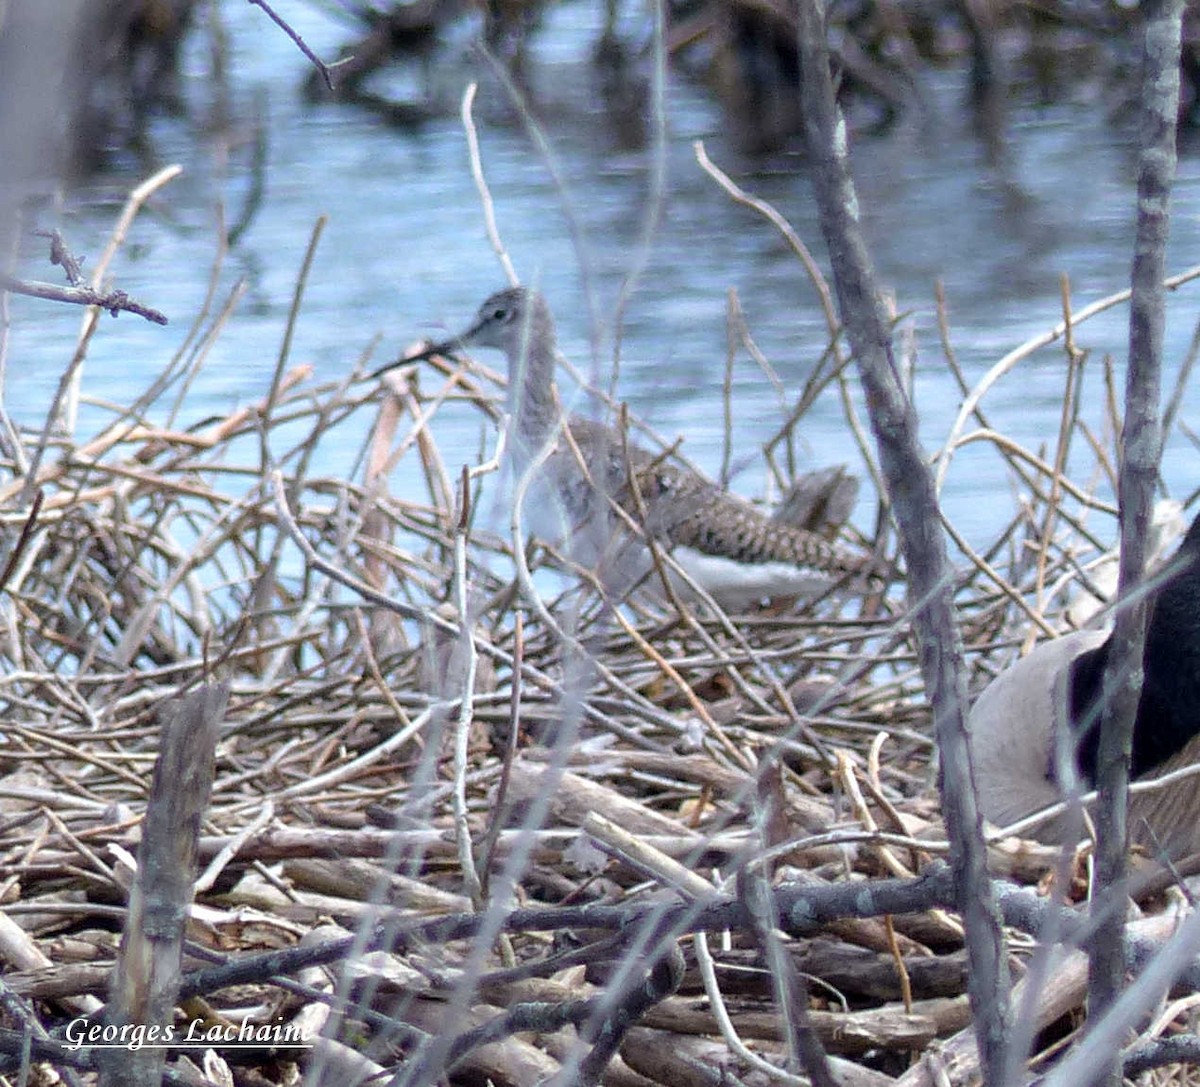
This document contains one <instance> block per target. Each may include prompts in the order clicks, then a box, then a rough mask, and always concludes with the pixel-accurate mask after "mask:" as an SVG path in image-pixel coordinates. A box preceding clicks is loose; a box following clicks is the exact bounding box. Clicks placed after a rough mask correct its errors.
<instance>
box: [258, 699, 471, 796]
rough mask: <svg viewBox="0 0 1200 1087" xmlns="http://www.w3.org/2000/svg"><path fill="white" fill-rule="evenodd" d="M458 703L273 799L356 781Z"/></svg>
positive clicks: (438, 705) (424, 715)
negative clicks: (439, 714) (363, 771)
mask: <svg viewBox="0 0 1200 1087" xmlns="http://www.w3.org/2000/svg"><path fill="white" fill-rule="evenodd" d="M457 703H458V699H454V700H453V701H451V702H450V703H446V702H435V703H434V704H432V705H431V706H429V707H427V708H426V709H425V710H424V711H422V712H421V713H420V714H418V715H417V716H416V717H414V718H413V719H412V720H411V721H410V722H409V723H408V724H407V725H406V726H405V727H404V728H403V729H401V730H400V731H399V732H396V733H393V734H392V735H390V736H389V737H388V738H387V739H386V740H383V741H381V742H380V743H377V744H376V745H375V746H374V747H372V748H371V749H370V750H368V751H364V752H363V753H362V754H361V755H358V756H356V757H355V758H353V759H351V760H350V761H349V762H344V763H341V764H340V765H338V766H335V767H334V768H333V769H332V770H327V771H326V772H325V773H323V774H318V775H317V776H316V777H311V778H305V779H304V780H303V781H297V782H296V783H295V784H293V785H288V786H286V787H284V788H282V789H278V790H276V791H275V792H274V793H273V796H274V797H275V799H276V800H288V799H291V798H293V797H297V796H308V795H310V794H312V793H314V792H317V791H318V790H321V789H327V788H331V787H333V786H335V785H340V784H341V783H343V782H345V781H349V780H353V779H354V778H355V777H357V776H358V775H359V773H360V772H361V771H362V770H365V769H366V768H367V767H369V766H374V765H375V764H376V763H378V762H381V761H382V760H383V759H384V758H386V757H387V756H388V755H390V754H391V753H392V752H393V751H396V750H398V749H399V748H402V747H404V745H405V744H407V743H408V742H409V741H410V740H412V738H413V737H414V736H417V735H419V734H420V732H421V730H422V729H423V728H425V726H426V725H427V724H428V723H429V721H430V720H431V719H432V717H433V716H434V714H436V713H439V712H441V711H443V710H445V709H447V708H450V709H456V708H457Z"/></svg>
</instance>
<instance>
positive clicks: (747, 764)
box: [613, 609, 754, 773]
mask: <svg viewBox="0 0 1200 1087" xmlns="http://www.w3.org/2000/svg"><path fill="white" fill-rule="evenodd" d="M613 616H614V617H615V618H616V620H617V622H618V623H619V624H620V626H621V629H622V630H623V631H625V633H626V635H628V637H629V638H630V640H631V641H632V642H633V644H634V646H635V647H636V648H637V649H639V650H640V651H641V652H642V654H643V655H644V656H645V657H646V659H647V660H649V661H650V662H651V663H652V664H653V665H654V667H655V668H657V669H658V671H659V672H661V673H662V675H663V676H665V677H666V679H667V680H669V681H670V683H671V684H672V686H674V687H675V689H676V690H677V691H678V692H679V693H680V694H681V695H682V696H683V698H684V700H685V701H686V702H687V704H688V705H689V706H691V707H692V711H693V712H694V713H695V714H696V716H697V717H698V718H700V721H701V723H702V724H703V725H704V729H705V731H706V732H707V733H708V734H710V735H712V736H715V737H716V738H717V740H718V742H719V743H720V745H721V747H722V748H724V750H725V753H726V754H727V755H728V756H729V758H730V759H731V760H732V761H733V763H734V765H736V766H737V767H738V768H739V769H741V770H745V771H746V772H747V773H750V772H752V771H753V769H754V766H753V763H752V762H751V760H750V758H749V757H748V756H747V755H746V753H745V752H744V751H742V750H740V749H739V748H738V747H737V746H736V745H735V744H734V743H733V741H732V740H730V738H729V736H728V734H727V733H726V732H725V730H724V729H723V728H722V727H721V726H720V725H719V724H718V723H717V721H716V719H715V718H714V717H713V715H712V714H711V713H709V711H708V707H707V706H706V705H704V703H703V702H702V701H701V700H700V697H699V695H697V694H696V692H695V691H694V690H692V687H691V684H689V683H688V682H687V680H685V679H684V678H683V676H681V675H680V674H679V672H678V671H676V669H675V668H673V667H672V666H671V663H670V662H669V661H668V660H667V659H666V658H665V657H664V656H663V655H662V654H661V653H660V652H659V651H658V650H657V649H655V648H654V646H652V645H651V644H650V643H649V642H648V641H647V640H646V639H645V638H643V637H642V636H641V634H639V633H638V631H637V628H636V627H634V626H633V624H632V623H630V621H629V620H628V618H626V617H625V616H624V615H622V614H621V612H620V610H618V609H614V611H613Z"/></svg>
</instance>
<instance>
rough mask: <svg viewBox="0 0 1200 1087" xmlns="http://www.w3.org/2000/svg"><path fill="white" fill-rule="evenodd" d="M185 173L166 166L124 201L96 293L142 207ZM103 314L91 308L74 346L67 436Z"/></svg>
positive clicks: (95, 268) (100, 262) (97, 273)
mask: <svg viewBox="0 0 1200 1087" xmlns="http://www.w3.org/2000/svg"><path fill="white" fill-rule="evenodd" d="M182 173H183V167H182V166H180V165H178V164H177V163H176V164H174V165H171V166H166V167H164V168H163V169H161V170H159V171H158V173H156V174H154V175H153V176H152V177H149V178H147V179H146V180H145V181H143V182H142V183H141V184H140V185H138V186H137V188H135V189H134V190H133V191H132V192H131V193H130V194H129V197H128V198H127V199H126V201H125V207H124V208H123V209H122V210H121V214H120V217H119V218H118V219H117V225H116V226H115V227H114V228H113V232H112V234H111V236H110V237H109V239H108V244H107V245H106V246H105V247H104V250H103V252H101V254H100V256H99V258H98V259H97V260H96V263H95V264H94V265H92V277H91V285H92V287H93V288H94V289H95V290H101V289H102V288H103V286H104V276H105V274H106V273H107V272H108V266H109V265H110V264H111V263H112V259H113V257H114V256H115V255H116V252H117V250H118V249H119V248H120V247H121V245H122V244H123V243H124V241H125V236H126V235H127V234H128V233H129V228H130V226H132V225H133V220H134V219H135V218H136V217H137V215H138V212H140V211H141V209H142V206H143V205H144V204H145V203H146V201H147V200H149V199H150V197H152V196H153V195H154V194H155V193H156V192H158V190H159V189H161V188H162V187H163V186H164V185H168V184H170V183H171V182H172V181H174V180H175V178H177V177H178V176H179V175H180V174H182ZM101 312H102V311H101V310H99V309H98V308H96V307H95V306H89V307H88V309H87V310H86V311H85V313H84V315H83V321H82V323H81V325H80V328H79V338H78V340H77V342H76V345H75V355H74V357H73V358H72V360H71V364H70V366H69V367H68V373H70V374H71V381H70V383H69V385H68V387H67V395H66V399H65V401H64V402H63V413H62V419H61V421H62V424H63V429H64V430H65V431H66V433H67V434H68V435H72V436H73V435H74V433H75V424H76V421H77V416H78V413H79V385H80V381H81V378H82V376H83V369H82V366H83V359H84V356H85V355H86V354H87V349H88V344H89V342H90V341H91V338H92V335H93V334H94V333H95V331H96V327H97V325H98V324H99V322H100V315H101Z"/></svg>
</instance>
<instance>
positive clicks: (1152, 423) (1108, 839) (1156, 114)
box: [1089, 0, 1183, 1087]
mask: <svg viewBox="0 0 1200 1087" xmlns="http://www.w3.org/2000/svg"><path fill="white" fill-rule="evenodd" d="M1142 11H1143V12H1144V16H1145V20H1146V23H1145V45H1144V55H1143V72H1142V123H1141V125H1140V126H1139V130H1140V131H1141V133H1142V146H1141V151H1140V157H1139V164H1138V193H1137V237H1136V240H1135V242H1134V252H1133V268H1132V273H1131V289H1132V295H1131V300H1130V307H1129V368H1128V370H1127V373H1126V379H1125V426H1124V430H1123V431H1122V434H1121V454H1122V455H1121V466H1120V477H1119V482H1118V495H1119V498H1120V503H1121V565H1120V579H1119V596H1120V597H1121V598H1124V597H1125V595H1126V593H1127V592H1128V591H1129V590H1130V589H1131V588H1132V587H1133V585H1134V584H1135V583H1136V582H1137V581H1138V580H1139V579H1140V578H1141V576H1142V567H1143V565H1144V563H1145V549H1146V535H1147V529H1148V527H1149V523H1150V512H1151V505H1152V503H1153V499H1154V488H1155V485H1156V483H1157V481H1158V470H1159V458H1160V456H1161V453H1162V431H1161V427H1160V421H1159V407H1158V405H1159V395H1160V384H1161V369H1162V343H1163V321H1164V318H1163V309H1164V303H1163V271H1164V267H1165V263H1166V257H1165V253H1166V245H1167V235H1168V232H1169V228H1170V194H1171V179H1172V177H1173V175H1174V173H1175V123H1176V118H1177V117H1178V110H1179V54H1180V33H1181V20H1182V11H1183V3H1182V0H1152V2H1149V3H1146V4H1145V5H1143V7H1142ZM1145 639H1146V603H1145V598H1144V596H1142V597H1140V598H1135V599H1133V600H1132V601H1131V602H1129V603H1127V604H1126V605H1125V606H1124V607H1122V608H1120V609H1119V610H1118V612H1117V617H1116V623H1115V626H1114V629H1113V637H1112V642H1111V645H1112V649H1111V652H1110V653H1109V658H1108V665H1107V667H1106V668H1105V672H1104V712H1103V717H1102V719H1101V724H1100V745H1099V751H1098V755H1097V762H1096V778H1097V781H1096V784H1097V786H1098V789H1099V793H1100V802H1099V804H1098V805H1097V811H1096V822H1097V827H1098V830H1099V839H1100V844H1099V849H1098V852H1097V874H1098V876H1099V887H1098V889H1097V892H1096V894H1095V897H1094V899H1093V907H1092V908H1093V912H1094V913H1095V914H1097V916H1098V925H1097V931H1098V936H1097V939H1096V942H1095V945H1094V946H1095V951H1094V952H1093V954H1092V960H1091V973H1090V978H1089V995H1090V1005H1091V1013H1092V1015H1093V1016H1095V1015H1098V1014H1099V1013H1101V1012H1103V1011H1104V1010H1105V1009H1106V1008H1108V1007H1109V1006H1110V1005H1112V1004H1113V1003H1114V1002H1115V1001H1116V999H1117V996H1118V995H1119V993H1120V990H1121V987H1122V984H1123V982H1124V978H1125V963H1124V959H1123V956H1122V954H1121V941H1120V937H1121V932H1122V925H1123V921H1124V912H1125V911H1124V908H1123V904H1124V899H1125V889H1124V881H1125V852H1126V847H1127V837H1128V828H1127V826H1126V805H1127V803H1128V792H1129V763H1130V757H1131V749H1132V744H1133V725H1134V719H1135V717H1136V714H1137V706H1138V700H1139V698H1140V696H1141V687H1142V668H1141V664H1142V654H1143V650H1144V647H1145ZM1094 1082H1095V1083H1098V1084H1110V1085H1114V1087H1116V1085H1119V1084H1120V1082H1121V1066H1120V1062H1119V1060H1118V1059H1117V1057H1116V1054H1115V1053H1114V1056H1113V1060H1112V1061H1111V1062H1109V1064H1108V1066H1107V1067H1106V1068H1104V1069H1103V1070H1102V1071H1101V1072H1100V1073H1099V1074H1098V1075H1097V1076H1096V1078H1095V1080H1094Z"/></svg>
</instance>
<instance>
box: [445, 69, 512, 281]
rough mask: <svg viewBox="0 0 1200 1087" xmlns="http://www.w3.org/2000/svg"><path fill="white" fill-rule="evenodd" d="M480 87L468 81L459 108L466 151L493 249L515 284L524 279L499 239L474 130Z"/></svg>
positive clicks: (477, 139) (493, 208)
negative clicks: (475, 108) (464, 134)
mask: <svg viewBox="0 0 1200 1087" xmlns="http://www.w3.org/2000/svg"><path fill="white" fill-rule="evenodd" d="M478 90H479V84H478V83H468V84H467V89H466V90H465V91H464V92H463V98H462V109H461V111H460V114H461V117H462V126H463V131H464V132H465V133H466V136H467V153H468V155H469V156H470V160H471V177H472V178H473V179H474V181H475V189H476V191H477V192H478V193H479V203H480V204H481V205H482V207H483V222H484V227H485V229H486V230H487V236H488V241H489V242H491V245H492V252H494V253H495V254H496V258H497V259H498V260H499V261H500V267H501V268H503V269H504V275H505V277H506V278H507V279H508V285H509V286H510V287H515V286H516V285H517V284H518V283H520V282H521V281H520V279H518V278H517V270H516V268H514V267H513V262H512V258H511V257H510V256H509V255H508V250H507V249H505V247H504V242H503V241H501V239H500V229H499V227H498V226H497V225H496V206H495V204H494V203H493V202H492V193H491V190H490V189H489V188H488V183H487V178H486V177H484V176H483V159H482V157H481V155H480V151H479V134H478V133H477V132H476V131H475V118H474V116H473V115H472V112H471V110H472V107H473V106H474V104H475V94H476V92H477V91H478Z"/></svg>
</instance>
